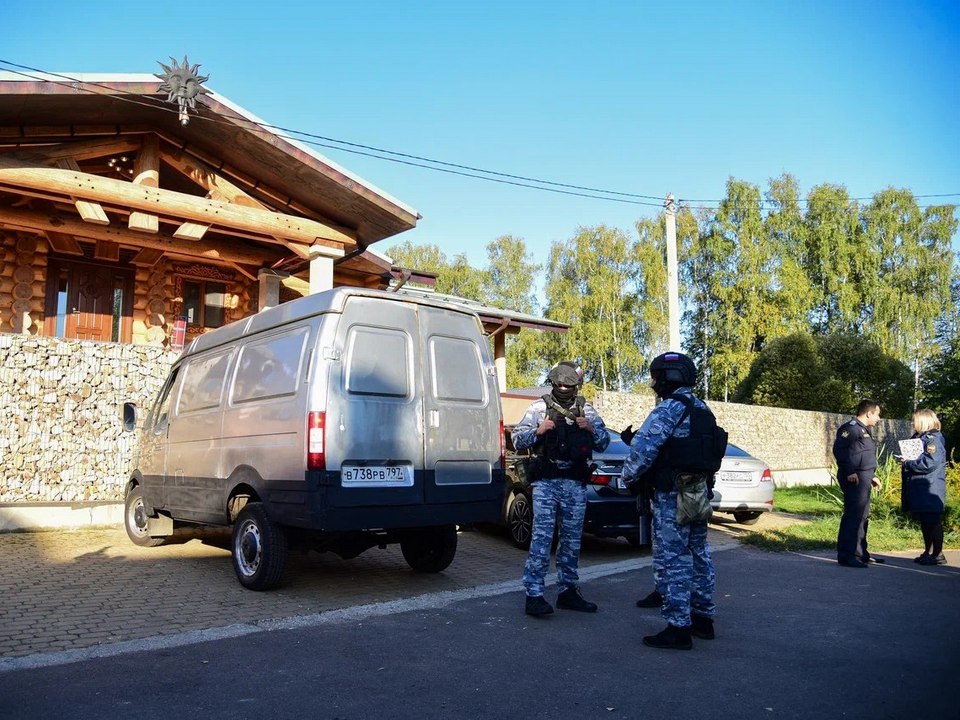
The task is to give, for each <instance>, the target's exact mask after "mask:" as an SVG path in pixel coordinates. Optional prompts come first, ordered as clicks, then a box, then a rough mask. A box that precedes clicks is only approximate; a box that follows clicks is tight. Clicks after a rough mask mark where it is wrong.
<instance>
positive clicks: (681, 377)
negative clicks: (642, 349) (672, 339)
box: [650, 352, 697, 387]
mask: <svg viewBox="0 0 960 720" xmlns="http://www.w3.org/2000/svg"><path fill="white" fill-rule="evenodd" d="M650 377H652V378H653V379H654V381H657V380H662V381H663V382H665V383H667V384H670V385H675V386H676V387H689V386H692V385H693V384H694V383H695V382H696V381H697V366H696V365H694V364H693V360H691V359H690V358H688V357H687V356H686V355H684V354H683V353H676V352H668V353H663V354H662V355H657V356H656V357H655V358H654V359H653V362H652V363H650Z"/></svg>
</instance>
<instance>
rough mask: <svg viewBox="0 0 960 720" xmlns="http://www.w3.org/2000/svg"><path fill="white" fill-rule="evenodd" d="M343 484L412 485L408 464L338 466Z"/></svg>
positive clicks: (411, 475) (410, 470)
mask: <svg viewBox="0 0 960 720" xmlns="http://www.w3.org/2000/svg"><path fill="white" fill-rule="evenodd" d="M340 481H341V483H342V484H343V485H363V486H368V487H371V486H395V485H399V486H402V487H409V486H410V485H413V468H412V467H411V466H410V465H344V466H342V467H341V468H340Z"/></svg>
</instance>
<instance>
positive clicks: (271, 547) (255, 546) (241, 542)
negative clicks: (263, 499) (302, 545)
mask: <svg viewBox="0 0 960 720" xmlns="http://www.w3.org/2000/svg"><path fill="white" fill-rule="evenodd" d="M230 550H231V554H232V555H233V569H234V571H235V572H236V573H237V580H239V581H240V584H241V585H243V586H244V587H245V588H247V589H248V590H272V589H273V588H275V587H276V586H277V585H279V584H280V576H281V575H282V574H283V566H284V564H285V563H286V561H287V534H286V532H285V531H284V529H283V528H282V527H281V526H280V525H278V524H277V523H275V522H273V521H272V520H271V519H270V518H269V517H267V511H266V509H265V508H264V507H263V504H262V503H258V502H252V503H247V504H246V505H245V506H244V508H243V510H241V511H240V514H239V515H237V521H236V522H235V523H234V525H233V535H232V537H231V540H230Z"/></svg>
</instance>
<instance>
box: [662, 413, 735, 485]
mask: <svg viewBox="0 0 960 720" xmlns="http://www.w3.org/2000/svg"><path fill="white" fill-rule="evenodd" d="M669 398H670V399H671V400H678V401H679V402H682V403H683V404H684V405H685V406H686V409H685V410H684V411H683V415H681V416H680V420H679V421H678V422H677V427H679V426H680V424H681V423H682V422H683V421H684V418H686V417H687V416H688V415H689V416H690V435H688V436H687V437H683V438H679V437H670V438H669V439H668V440H667V441H666V442H665V443H664V445H663V448H662V449H661V451H660V457H658V458H657V460H658V463H657V464H658V465H662V466H663V467H666V468H669V469H670V470H672V471H674V472H682V473H698V474H703V475H713V473H715V472H717V470H719V469H720V463H721V462H723V456H724V455H726V453H727V438H728V435H727V431H726V430H724V429H723V428H722V427H720V426H719V425H717V419H716V418H715V417H714V416H713V413H712V412H710V410H709V409H708V408H705V407H698V406H697V405H696V403H694V400H693V398H691V397H687V396H686V395H680V394H674V395H670V396H669Z"/></svg>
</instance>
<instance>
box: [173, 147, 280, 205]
mask: <svg viewBox="0 0 960 720" xmlns="http://www.w3.org/2000/svg"><path fill="white" fill-rule="evenodd" d="M162 159H163V162H165V163H167V164H168V165H169V166H170V167H172V168H173V169H174V170H176V171H177V172H179V173H181V174H182V175H185V176H186V177H188V178H190V179H191V180H192V181H193V182H195V183H196V184H197V185H199V186H200V187H202V188H203V189H204V190H206V191H207V197H208V198H210V199H211V200H223V201H225V202H232V203H236V204H237V205H244V206H246V207H252V208H260V209H261V210H265V209H267V206H266V205H264V204H263V203H262V202H260V201H259V200H257V199H256V198H253V197H250V195H248V194H247V193H246V192H244V191H243V190H242V189H241V188H239V187H238V186H236V185H234V184H233V183H232V182H230V181H229V180H227V179H226V178H225V177H223V176H222V175H220V174H218V173H217V172H216V170H214V169H213V168H212V167H210V166H209V165H207V164H206V163H204V162H202V161H200V160H198V159H196V158H194V157H189V156H185V155H184V153H182V152H178V153H177V154H176V155H164V156H163V158H162Z"/></svg>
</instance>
